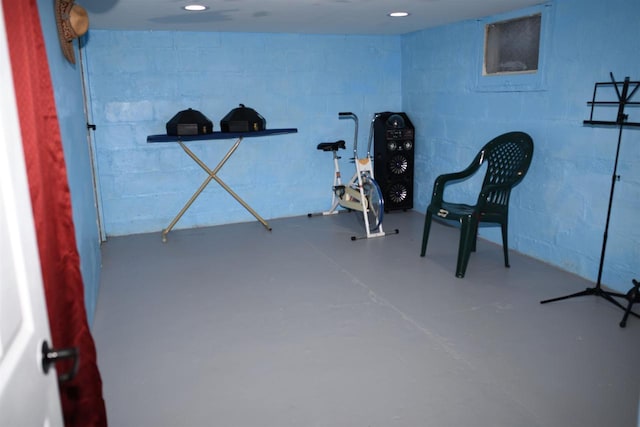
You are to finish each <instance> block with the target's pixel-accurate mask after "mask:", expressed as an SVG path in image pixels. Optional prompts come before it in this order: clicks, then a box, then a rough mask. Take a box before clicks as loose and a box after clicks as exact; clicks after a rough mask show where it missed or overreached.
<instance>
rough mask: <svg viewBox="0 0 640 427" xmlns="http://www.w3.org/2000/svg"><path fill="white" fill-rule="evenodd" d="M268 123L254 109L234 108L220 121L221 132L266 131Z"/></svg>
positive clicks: (242, 106)
mask: <svg viewBox="0 0 640 427" xmlns="http://www.w3.org/2000/svg"><path fill="white" fill-rule="evenodd" d="M266 127H267V121H266V120H265V119H264V117H262V116H261V115H260V114H258V112H257V111H256V110H254V109H253V108H248V107H245V106H244V104H240V107H238V108H234V109H233V110H231V111H229V113H228V114H227V115H226V116H224V117H223V119H222V120H220V130H221V131H222V132H255V131H259V130H265V128H266Z"/></svg>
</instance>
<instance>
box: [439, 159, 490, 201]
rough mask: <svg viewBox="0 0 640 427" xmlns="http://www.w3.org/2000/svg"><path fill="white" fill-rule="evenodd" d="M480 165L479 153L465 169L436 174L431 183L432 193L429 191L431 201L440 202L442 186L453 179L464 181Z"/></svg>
mask: <svg viewBox="0 0 640 427" xmlns="http://www.w3.org/2000/svg"><path fill="white" fill-rule="evenodd" d="M481 165H482V157H481V155H480V153H479V154H478V155H477V156H476V158H475V159H473V162H471V164H470V165H469V166H467V167H466V168H465V169H463V170H461V171H459V172H452V173H445V174H442V175H440V176H438V177H437V178H436V180H435V182H434V183H433V193H431V202H432V203H433V202H438V203H441V202H442V198H443V195H444V187H445V186H446V185H447V184H448V183H450V182H455V181H464V180H466V179H467V178H469V177H470V176H472V175H473V174H474V173H476V171H477V170H478V169H479V168H480V166H481Z"/></svg>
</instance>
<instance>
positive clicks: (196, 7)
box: [183, 4, 209, 12]
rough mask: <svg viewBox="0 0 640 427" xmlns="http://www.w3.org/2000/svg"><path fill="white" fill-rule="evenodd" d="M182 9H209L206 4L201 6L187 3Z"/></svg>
mask: <svg viewBox="0 0 640 427" xmlns="http://www.w3.org/2000/svg"><path fill="white" fill-rule="evenodd" d="M183 9H184V10H189V11H191V12H200V11H202V10H207V9H209V8H208V7H207V6H203V5H201V4H189V5H186V6H184V7H183Z"/></svg>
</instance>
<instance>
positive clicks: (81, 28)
mask: <svg viewBox="0 0 640 427" xmlns="http://www.w3.org/2000/svg"><path fill="white" fill-rule="evenodd" d="M73 1H74V0H55V2H56V3H55V14H56V25H57V26H58V38H59V39H60V47H61V48H62V53H63V54H64V56H65V58H67V59H68V60H69V62H71V63H72V64H75V63H76V58H75V53H74V50H73V39H76V38H78V37H81V36H82V35H83V34H84V33H86V32H87V30H88V29H89V15H88V14H87V11H86V10H85V9H84V8H83V7H82V6H80V5H77V4H74V3H73Z"/></svg>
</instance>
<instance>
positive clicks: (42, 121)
mask: <svg viewBox="0 0 640 427" xmlns="http://www.w3.org/2000/svg"><path fill="white" fill-rule="evenodd" d="M2 6H3V10H4V16H5V25H6V29H7V38H8V43H9V54H10V58H11V67H12V70H13V79H14V85H15V91H16V98H17V104H18V115H19V118H20V129H21V134H22V142H23V147H24V154H25V160H26V164H27V175H28V179H29V189H30V192H31V203H32V205H33V215H34V219H35V225H36V235H37V239H38V249H39V253H40V263H41V266H42V276H43V282H44V288H45V297H46V301H47V310H48V314H49V323H50V326H51V335H52V341H53V346H54V347H55V348H62V347H77V348H78V349H79V351H80V365H79V369H78V373H77V375H76V376H75V378H74V379H72V380H71V381H68V382H64V383H60V399H61V403H62V410H63V414H64V419H65V425H66V426H78V427H80V426H81V427H91V426H106V425H107V417H106V411H105V405H104V400H103V397H102V380H101V378H100V372H99V371H98V367H97V364H96V349H95V344H94V341H93V338H92V336H91V332H90V330H89V325H88V321H87V315H86V311H85V306H84V286H83V282H82V275H81V273H80V257H79V254H78V250H77V247H76V240H75V233H74V226H73V218H72V212H71V196H70V194H69V185H68V182H67V170H66V166H65V162H64V155H63V151H62V140H61V137H60V127H59V124H58V117H57V115H56V105H55V100H54V95H53V88H52V84H51V77H50V75H49V64H48V62H47V54H46V48H45V44H44V38H43V35H42V28H41V26H40V17H39V15H38V5H37V1H36V0H24V1H21V2H19V4H18V3H16V2H15V1H8V0H2ZM51 13H53V0H51ZM60 54H61V55H62V53H60ZM79 142H80V141H79ZM56 368H57V369H58V373H62V372H66V371H68V370H69V369H70V364H69V363H57V364H56ZM25 404H28V403H27V402H25Z"/></svg>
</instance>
